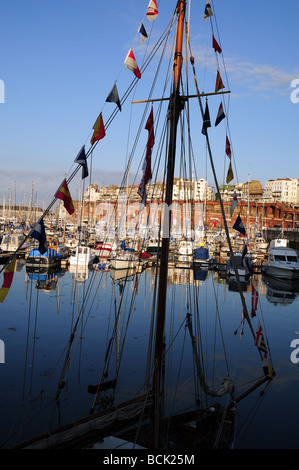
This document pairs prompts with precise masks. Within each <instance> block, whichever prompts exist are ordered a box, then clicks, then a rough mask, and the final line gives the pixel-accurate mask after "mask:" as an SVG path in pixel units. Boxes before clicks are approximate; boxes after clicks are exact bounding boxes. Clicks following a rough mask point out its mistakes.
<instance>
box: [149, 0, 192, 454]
mask: <svg viewBox="0 0 299 470" xmlns="http://www.w3.org/2000/svg"><path fill="white" fill-rule="evenodd" d="M185 9H186V0H182V1H181V0H179V1H178V3H177V15H178V23H177V31H176V47H175V53H174V62H173V89H172V95H171V97H170V102H169V126H170V135H169V145H168V159H167V177H166V190H165V207H166V210H167V211H168V214H167V215H168V224H169V225H168V230H167V231H165V230H163V238H162V246H161V258H160V274H159V287H158V300H157V319H156V336H155V352H154V360H155V362H154V375H153V390H154V394H155V400H156V402H155V410H154V414H153V417H152V419H153V422H152V424H153V428H152V431H153V442H152V445H153V446H154V447H156V448H159V447H160V445H159V444H160V441H161V438H162V437H163V436H161V432H160V430H159V423H160V412H161V400H162V391H163V381H162V357H163V337H164V325H165V308H166V293H167V276H168V254H169V240H170V239H169V237H170V227H171V204H172V192H173V177H174V166H175V153H176V138H177V123H178V120H179V116H180V112H181V110H182V99H181V96H180V77H181V69H182V63H183V58H182V44H183V32H184V21H185ZM164 220H165V218H164ZM165 232H166V233H165Z"/></svg>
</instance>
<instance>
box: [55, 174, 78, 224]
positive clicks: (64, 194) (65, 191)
mask: <svg viewBox="0 0 299 470" xmlns="http://www.w3.org/2000/svg"><path fill="white" fill-rule="evenodd" d="M55 197H56V198H57V199H61V200H62V201H63V204H64V207H65V209H66V210H67V211H68V213H69V214H70V215H72V214H73V212H75V209H74V204H73V200H72V197H71V194H70V192H69V188H68V185H67V182H66V179H64V180H63V182H62V185H61V186H60V188H59V189H58V191H57V192H56V194H55Z"/></svg>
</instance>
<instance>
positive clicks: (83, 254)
mask: <svg viewBox="0 0 299 470" xmlns="http://www.w3.org/2000/svg"><path fill="white" fill-rule="evenodd" d="M95 258H96V254H95V253H94V251H91V249H90V247H89V246H80V245H78V246H77V247H76V250H75V253H74V254H73V255H72V256H70V258H69V262H70V265H71V266H90V265H92V264H93V263H94V261H95Z"/></svg>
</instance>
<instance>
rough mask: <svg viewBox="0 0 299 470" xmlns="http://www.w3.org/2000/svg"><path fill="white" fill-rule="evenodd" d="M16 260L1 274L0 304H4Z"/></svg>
mask: <svg viewBox="0 0 299 470" xmlns="http://www.w3.org/2000/svg"><path fill="white" fill-rule="evenodd" d="M15 264H16V258H15V259H14V260H13V261H12V262H11V263H10V264H9V265H8V266H7V268H6V269H5V271H4V274H3V284H2V287H1V289H0V302H1V303H2V302H4V300H5V297H6V296H7V294H8V292H9V289H10V287H11V284H12V280H13V276H14V271H15Z"/></svg>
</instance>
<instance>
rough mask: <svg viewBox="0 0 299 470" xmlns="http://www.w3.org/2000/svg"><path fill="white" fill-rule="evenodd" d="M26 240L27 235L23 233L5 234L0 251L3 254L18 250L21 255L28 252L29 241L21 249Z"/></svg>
mask: <svg viewBox="0 0 299 470" xmlns="http://www.w3.org/2000/svg"><path fill="white" fill-rule="evenodd" d="M24 239H25V235H24V234H23V233H22V232H13V233H5V234H4V235H3V238H2V241H1V244H0V249H1V250H2V252H3V253H10V252H14V251H16V250H18V251H19V252H20V253H23V252H26V251H27V250H28V248H29V246H30V245H29V243H28V242H27V241H25V242H24V243H23V244H22V246H21V247H20V248H19V246H20V245H21V243H22V242H23V241H24ZM18 248H19V249H18Z"/></svg>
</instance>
